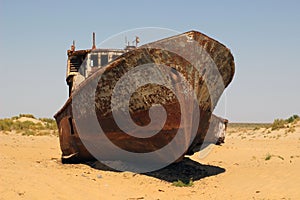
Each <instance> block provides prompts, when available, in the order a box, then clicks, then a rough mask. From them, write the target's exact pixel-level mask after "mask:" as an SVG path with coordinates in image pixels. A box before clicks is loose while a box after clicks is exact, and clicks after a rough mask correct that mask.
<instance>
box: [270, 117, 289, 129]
mask: <svg viewBox="0 0 300 200" xmlns="http://www.w3.org/2000/svg"><path fill="white" fill-rule="evenodd" d="M285 125H286V121H285V120H284V119H275V120H274V122H273V124H272V125H271V129H272V131H274V130H277V129H281V128H285Z"/></svg>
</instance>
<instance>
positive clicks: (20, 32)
mask: <svg viewBox="0 0 300 200" xmlns="http://www.w3.org/2000/svg"><path fill="white" fill-rule="evenodd" d="M149 26H150V27H163V28H170V29H174V30H177V31H180V32H185V31H188V30H191V29H194V30H198V31H201V32H203V33H205V34H208V35H209V36H211V37H213V38H215V39H217V40H219V41H220V42H222V43H224V44H226V46H228V47H229V48H230V49H231V50H232V52H233V54H234V57H235V61H236V74H235V77H234V80H233V82H232V84H231V85H230V86H229V88H228V89H227V91H226V105H225V103H224V98H223V99H222V100H221V101H220V108H219V109H218V113H219V114H221V115H226V117H227V118H228V119H229V120H230V121H239V122H241V121H244V122H246V121H247V122H271V121H273V119H274V118H286V117H288V116H290V115H292V114H300V90H299V88H300V64H299V60H300V50H299V47H300V3H299V1H276V0H272V1H271V0H270V1H260V0H257V1H207V0H206V1H197V0H195V1H174V0H173V1H155V0H154V1H134V0H132V1H121V0H120V1H118V0H114V1H21V0H20V1H9V0H7V1H0V30H1V31H0V69H1V73H0V118H2V117H11V116H14V115H18V114H19V113H32V114H34V115H36V116H37V117H52V116H53V115H54V114H55V112H56V111H57V110H58V109H60V107H61V106H62V105H63V104H64V102H65V101H66V99H67V86H66V83H65V72H66V69H65V68H66V59H67V57H66V50H67V49H68V48H69V47H70V44H71V42H72V40H73V39H75V40H76V41H77V45H76V46H77V48H83V49H85V48H90V47H91V33H92V32H93V31H95V32H96V33H97V42H101V41H102V40H104V39H106V38H108V37H109V36H111V35H113V34H116V33H118V32H121V31H124V30H128V29H132V28H138V27H149ZM224 107H226V113H225V111H224V109H225V108H224Z"/></svg>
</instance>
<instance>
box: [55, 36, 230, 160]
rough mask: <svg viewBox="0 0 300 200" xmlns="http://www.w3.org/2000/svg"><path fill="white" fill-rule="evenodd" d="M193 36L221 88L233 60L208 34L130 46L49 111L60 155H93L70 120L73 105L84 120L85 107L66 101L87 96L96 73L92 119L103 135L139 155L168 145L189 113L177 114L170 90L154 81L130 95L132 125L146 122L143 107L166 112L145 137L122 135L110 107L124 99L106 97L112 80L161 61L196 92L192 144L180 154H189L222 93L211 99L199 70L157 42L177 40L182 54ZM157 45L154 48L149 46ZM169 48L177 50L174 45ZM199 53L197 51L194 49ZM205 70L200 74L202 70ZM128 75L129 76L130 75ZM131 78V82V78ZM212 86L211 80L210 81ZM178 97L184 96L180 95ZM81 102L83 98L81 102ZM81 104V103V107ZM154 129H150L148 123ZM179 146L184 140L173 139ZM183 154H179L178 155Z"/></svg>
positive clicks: (196, 147)
mask: <svg viewBox="0 0 300 200" xmlns="http://www.w3.org/2000/svg"><path fill="white" fill-rule="evenodd" d="M187 37H188V38H193V40H195V41H196V42H198V44H199V45H200V46H201V47H202V48H203V49H205V50H206V52H208V54H209V55H210V56H211V58H212V59H213V61H214V62H215V64H216V66H217V68H218V70H219V73H220V74H221V77H222V79H223V83H224V86H225V87H227V86H228V84H229V83H230V82H231V81H232V78H233V75H234V60H233V56H232V54H231V53H230V50H229V49H227V48H226V47H225V46H224V45H222V44H220V43H219V42H217V41H215V40H213V39H211V38H209V37H208V36H206V35H204V34H201V33H199V32H196V31H190V32H187V33H184V34H181V35H178V36H174V37H170V38H167V39H164V40H160V41H157V42H154V43H150V44H147V45H144V46H142V47H140V48H137V49H135V50H132V51H129V52H127V53H125V54H123V55H122V56H120V57H118V58H117V59H116V60H115V61H113V62H112V63H110V64H108V65H107V66H106V67H104V68H101V69H99V70H97V71H96V72H95V73H94V74H92V75H91V76H90V77H89V78H88V79H86V80H85V81H84V82H83V83H82V84H81V85H79V87H78V88H77V90H75V91H74V92H73V93H72V94H71V96H70V98H69V99H68V101H67V102H66V104H65V105H64V106H63V108H62V109H61V110H60V111H58V113H57V114H56V115H55V118H56V120H57V124H58V127H59V137H60V145H61V149H62V152H63V156H69V155H76V156H75V157H76V159H78V160H89V159H93V156H92V155H91V154H90V153H89V152H88V151H87V150H86V148H85V147H84V145H83V144H82V141H81V139H80V138H79V136H78V132H77V130H76V126H75V124H74V121H72V119H73V113H72V109H76V110H77V111H78V112H79V113H80V116H82V118H83V119H85V120H87V121H88V120H89V119H90V113H89V111H88V110H83V109H82V108H81V107H75V108H74V107H73V108H72V99H73V98H74V96H75V95H78V96H77V98H82V99H87V98H90V97H89V95H90V94H92V93H93V92H95V91H93V90H92V88H91V86H90V83H91V82H93V81H94V80H95V79H97V78H98V77H100V76H101V79H100V80H99V81H98V83H97V84H98V85H97V90H96V93H95V94H96V95H95V109H96V113H97V118H98V122H99V124H100V125H101V127H102V129H103V130H104V132H105V133H106V136H107V137H108V138H109V139H110V141H112V143H114V144H115V145H116V146H118V147H120V148H122V149H125V150H127V151H131V152H138V153H145V152H152V151H155V150H156V149H159V148H161V147H162V146H164V145H166V144H168V143H169V142H170V141H171V140H172V139H173V138H174V136H175V135H176V133H177V131H178V128H179V125H178V124H179V121H178V120H179V119H180V117H181V115H183V117H184V115H189V112H186V113H181V112H180V109H179V107H180V105H179V103H178V100H177V99H176V97H175V95H174V94H173V93H172V91H170V90H168V89H167V88H165V87H163V86H160V85H153V84H152V85H146V86H143V87H141V88H139V89H138V90H137V91H136V92H135V93H133V94H132V96H131V99H130V103H129V111H130V114H131V117H132V120H133V121H134V122H135V123H136V124H138V125H141V126H143V125H145V124H148V123H149V115H148V112H149V109H150V108H151V107H152V105H154V104H160V105H163V107H164V108H165V109H166V111H167V113H168V118H167V120H166V123H165V125H164V127H163V129H162V130H161V131H160V132H159V133H158V134H156V135H154V136H152V137H151V138H147V139H143V138H135V137H133V136H130V135H128V134H126V133H124V132H123V131H122V130H120V128H119V127H118V125H117V124H116V123H115V121H114V118H113V115H112V109H115V110H118V109H119V108H120V107H122V106H123V104H124V102H123V101H122V99H117V104H116V106H115V107H114V108H112V107H111V96H112V92H113V89H114V87H115V85H116V83H117V82H118V80H119V79H120V78H121V77H122V76H123V75H124V74H125V73H126V72H128V71H129V70H131V69H132V68H134V67H136V66H139V65H143V64H147V63H156V64H165V65H167V66H168V67H169V69H170V71H171V70H173V69H175V70H176V71H178V72H180V74H182V75H183V76H184V77H185V78H186V80H187V81H188V82H189V84H190V85H192V87H193V89H194V90H195V92H196V95H197V101H198V104H199V108H198V109H199V110H200V114H201V116H200V119H201V120H200V121H199V122H198V123H199V124H198V130H197V135H196V138H195V139H194V141H193V142H192V144H191V146H190V148H189V149H188V150H187V151H186V152H185V154H188V155H192V154H193V153H194V152H196V151H198V150H199V149H200V146H201V144H202V142H203V140H204V137H205V135H206V133H207V130H208V125H209V122H210V119H211V115H212V111H213V109H214V107H215V106H216V104H217V101H218V99H219V97H220V95H221V94H222V92H219V93H217V94H216V96H215V97H214V98H213V99H214V100H212V98H211V96H210V93H209V89H208V87H207V85H206V82H205V80H204V78H203V76H202V74H199V72H198V71H197V70H196V69H194V68H193V66H192V64H191V63H189V62H188V61H187V60H185V59H184V58H183V57H184V56H179V55H177V54H176V53H174V52H169V51H164V50H161V48H158V47H161V46H164V45H167V44H169V43H168V42H169V41H170V40H172V41H174V42H175V43H176V44H182V45H181V46H180V48H182V49H178V51H181V52H183V54H184V55H185V54H186V55H187V56H188V55H189V54H190V53H191V52H190V49H185V44H186V43H187V39H186V38H187ZM155 47H157V48H155ZM172 48H175V52H176V48H178V46H176V45H175V46H174V47H172ZM89 52H90V50H79V51H74V52H69V54H70V55H69V56H76V55H80V56H82V55H85V54H87V53H89ZM199 54H201V53H199ZM204 73H205V72H204ZM144 76H151V74H144ZM132 78H133V79H134V77H132ZM178 79H179V77H178V76H177V75H176V73H175V74H174V77H173V78H170V80H169V81H170V82H172V81H173V82H174V81H175V82H176V81H178ZM133 81H134V80H132V82H133ZM132 82H131V81H130V80H129V81H128V82H127V84H128V86H129V85H131V84H132ZM211 85H212V87H214V84H211ZM82 90H84V91H85V92H84V93H83V94H81V93H80V92H79V91H82ZM213 90H215V91H218V90H219V88H218V86H217V84H215V88H213ZM123 92H124V93H127V92H129V91H126V85H125V86H124V91H123ZM181 98H184V97H181ZM82 102H84V101H82ZM194 106H195V105H191V108H190V109H194ZM83 107H84V106H83ZM154 128H155V127H154ZM85 131H87V132H93V130H88V129H87V130H85ZM86 139H87V140H95V139H97V137H95V138H86ZM177 142H178V144H179V145H180V144H181V143H184V141H177ZM183 156H184V155H183ZM107 157H108V158H117V157H118V155H114V153H113V152H108V153H107Z"/></svg>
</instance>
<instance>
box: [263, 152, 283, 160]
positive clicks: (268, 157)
mask: <svg viewBox="0 0 300 200" xmlns="http://www.w3.org/2000/svg"><path fill="white" fill-rule="evenodd" d="M272 157H276V158H279V159H281V160H284V158H283V157H282V156H279V155H272V154H270V153H267V154H266V156H265V160H266V161H267V160H271V158H272Z"/></svg>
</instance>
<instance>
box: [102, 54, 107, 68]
mask: <svg viewBox="0 0 300 200" xmlns="http://www.w3.org/2000/svg"><path fill="white" fill-rule="evenodd" d="M107 63H108V55H101V66H104V65H106V64H107Z"/></svg>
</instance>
